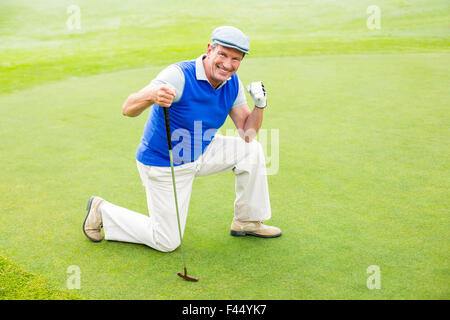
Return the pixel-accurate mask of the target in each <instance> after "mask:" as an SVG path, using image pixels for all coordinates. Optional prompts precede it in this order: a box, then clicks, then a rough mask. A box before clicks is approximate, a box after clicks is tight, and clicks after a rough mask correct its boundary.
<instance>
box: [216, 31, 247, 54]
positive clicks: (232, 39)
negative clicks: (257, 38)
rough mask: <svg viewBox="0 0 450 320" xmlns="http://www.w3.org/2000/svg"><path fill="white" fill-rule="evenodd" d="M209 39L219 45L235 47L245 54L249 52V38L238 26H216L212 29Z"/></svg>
mask: <svg viewBox="0 0 450 320" xmlns="http://www.w3.org/2000/svg"><path fill="white" fill-rule="evenodd" d="M211 40H212V41H213V42H216V43H218V44H220V45H221V46H224V47H228V48H233V49H237V50H239V51H241V52H243V53H245V54H249V50H250V40H249V38H248V37H247V36H246V35H245V34H244V33H243V32H242V31H241V30H239V29H238V28H235V27H231V26H221V27H218V28H216V29H215V30H214V31H213V33H212V35H211Z"/></svg>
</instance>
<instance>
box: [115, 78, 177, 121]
mask: <svg viewBox="0 0 450 320" xmlns="http://www.w3.org/2000/svg"><path fill="white" fill-rule="evenodd" d="M175 94H176V89H175V88H174V87H173V86H172V85H170V84H162V85H153V84H150V85H148V86H147V87H145V88H143V89H141V90H140V91H139V92H137V93H132V94H130V96H129V97H128V98H127V100H125V102H124V104H123V106H122V114H123V115H124V116H128V117H137V116H138V115H140V114H141V113H142V112H143V111H144V110H145V109H147V108H148V107H149V106H151V105H152V104H154V103H156V104H158V105H160V106H161V107H166V108H168V107H170V105H171V104H172V102H173V99H174V98H175Z"/></svg>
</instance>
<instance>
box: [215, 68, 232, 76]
mask: <svg viewBox="0 0 450 320" xmlns="http://www.w3.org/2000/svg"><path fill="white" fill-rule="evenodd" d="M217 69H218V70H219V71H220V73H223V74H226V75H227V74H229V73H231V71H228V70H225V69H222V68H221V67H217Z"/></svg>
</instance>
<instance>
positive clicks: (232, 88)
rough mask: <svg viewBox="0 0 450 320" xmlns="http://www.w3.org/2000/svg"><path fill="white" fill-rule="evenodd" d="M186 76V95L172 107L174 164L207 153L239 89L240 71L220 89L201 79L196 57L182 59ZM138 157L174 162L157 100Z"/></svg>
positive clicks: (165, 163)
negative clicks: (188, 59) (187, 59)
mask: <svg viewBox="0 0 450 320" xmlns="http://www.w3.org/2000/svg"><path fill="white" fill-rule="evenodd" d="M177 65H178V66H179V67H180V68H181V70H182V71H183V73H184V77H185V85H184V89H183V95H182V96H181V98H180V100H179V101H177V102H175V103H173V104H172V105H171V106H170V108H169V117H170V129H171V133H172V139H171V140H172V149H173V160H174V165H181V164H185V163H189V162H193V161H195V160H197V159H198V157H199V156H200V155H201V154H203V152H204V151H205V150H206V148H207V147H208V145H209V144H210V143H211V140H212V139H213V138H214V135H215V133H216V131H217V130H218V129H219V128H220V127H221V126H222V125H223V124H224V122H225V120H226V118H227V116H228V113H229V112H230V110H231V107H232V105H233V103H234V101H235V100H236V97H237V95H238V91H239V80H238V77H237V75H236V74H234V75H232V76H231V78H230V79H229V80H228V81H227V82H226V83H225V85H223V86H222V87H220V88H219V89H217V90H216V89H214V88H213V87H212V86H211V84H210V83H209V82H208V81H204V80H197V77H196V72H195V60H190V61H184V62H179V63H177ZM136 159H137V160H138V161H139V162H141V163H143V164H146V165H151V166H158V167H168V166H170V160H169V150H168V147H167V138H166V131H165V124H164V111H163V107H160V106H159V105H157V104H154V105H153V106H152V107H151V109H150V114H149V117H148V119H147V123H146V124H145V128H144V134H143V137H142V139H141V143H140V144H139V147H138V150H137V152H136Z"/></svg>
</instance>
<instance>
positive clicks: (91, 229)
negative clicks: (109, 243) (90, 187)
mask: <svg viewBox="0 0 450 320" xmlns="http://www.w3.org/2000/svg"><path fill="white" fill-rule="evenodd" d="M103 201H104V200H103V199H102V198H100V197H95V196H92V197H91V198H90V199H89V202H88V204H87V207H86V210H87V214H86V218H84V222H83V232H84V234H85V236H86V237H88V239H89V240H91V241H94V242H100V241H102V240H103V235H102V227H103V221H102V215H101V214H100V212H99V211H98V207H99V206H100V204H101V203H102V202H103Z"/></svg>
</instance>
